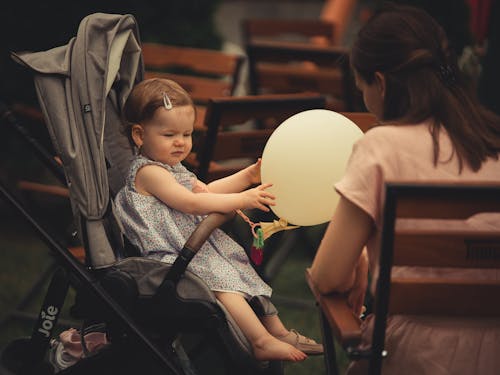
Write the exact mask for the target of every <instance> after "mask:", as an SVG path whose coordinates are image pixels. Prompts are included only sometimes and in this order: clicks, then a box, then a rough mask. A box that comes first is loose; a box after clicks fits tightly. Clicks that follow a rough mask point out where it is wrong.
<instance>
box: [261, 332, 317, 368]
mask: <svg viewBox="0 0 500 375" xmlns="http://www.w3.org/2000/svg"><path fill="white" fill-rule="evenodd" d="M253 353H254V355H255V358H256V359H258V360H260V361H267V360H273V359H277V360H283V361H292V362H299V361H303V360H304V359H306V358H307V355H306V354H305V353H303V352H301V351H300V350H298V349H296V348H294V347H293V346H292V345H290V344H287V343H286V342H282V341H280V340H278V339H276V338H275V337H273V336H271V335H269V336H265V337H263V338H260V339H259V340H257V341H256V342H254V343H253Z"/></svg>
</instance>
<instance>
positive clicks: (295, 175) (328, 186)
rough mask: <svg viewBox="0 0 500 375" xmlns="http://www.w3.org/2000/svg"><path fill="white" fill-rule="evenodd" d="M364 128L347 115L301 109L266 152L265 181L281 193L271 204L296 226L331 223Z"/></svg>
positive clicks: (277, 132) (275, 134)
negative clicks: (337, 189) (341, 182)
mask: <svg viewBox="0 0 500 375" xmlns="http://www.w3.org/2000/svg"><path fill="white" fill-rule="evenodd" d="M362 135H363V132H362V131H361V130H360V129H359V128H358V127H357V126H356V124H355V123H353V122H352V121H351V120H349V119H348V118H346V117H345V116H343V115H341V114H339V113H337V112H333V111H329V110H325V109H312V110H308V111H304V112H300V113H297V114H295V115H293V116H291V117H290V118H288V119H287V120H285V121H284V122H283V123H282V124H281V125H279V126H278V127H277V128H276V130H275V131H274V132H273V133H272V135H271V137H270V138H269V140H268V141H267V143H266V146H265V148H264V152H263V154H262V166H261V175H262V183H271V184H273V186H272V187H270V188H269V189H268V191H269V192H270V193H272V194H274V195H275V196H276V205H275V206H271V209H272V210H273V212H274V213H275V214H276V215H277V216H278V217H280V218H282V219H285V220H287V221H288V222H289V223H291V224H295V225H302V226H307V225H317V224H321V223H325V222H327V221H329V220H330V219H331V217H332V215H333V212H334V210H335V207H336V205H337V202H338V199H339V197H338V194H337V193H336V192H335V189H334V186H333V185H334V184H335V183H336V182H337V181H339V180H340V179H341V177H342V176H343V175H344V172H345V167H346V164H347V160H348V159H349V156H350V154H351V150H352V146H353V144H354V143H355V142H356V140H358V139H359V138H360V137H361V136H362Z"/></svg>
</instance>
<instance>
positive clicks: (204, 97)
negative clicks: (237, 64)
mask: <svg viewBox="0 0 500 375" xmlns="http://www.w3.org/2000/svg"><path fill="white" fill-rule="evenodd" d="M145 78H146V79H148V78H166V79H171V80H173V81H175V82H177V83H178V84H179V85H181V86H182V88H183V89H185V90H186V91H187V92H189V95H190V96H191V98H192V99H193V101H194V102H195V103H200V102H203V103H207V102H208V100H209V99H210V98H213V97H218V96H229V95H231V83H230V82H229V81H225V80H222V79H208V78H204V77H195V76H188V75H181V74H172V73H164V72H156V71H147V72H146V73H145Z"/></svg>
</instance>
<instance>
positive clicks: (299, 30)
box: [242, 18, 334, 41]
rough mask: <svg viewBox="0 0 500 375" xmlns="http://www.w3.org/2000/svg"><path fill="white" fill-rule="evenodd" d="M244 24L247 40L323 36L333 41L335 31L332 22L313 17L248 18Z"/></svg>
mask: <svg viewBox="0 0 500 375" xmlns="http://www.w3.org/2000/svg"><path fill="white" fill-rule="evenodd" d="M242 25H243V32H244V34H245V36H246V38H247V40H250V39H253V38H256V37H260V38H262V37H275V38H276V37H280V36H282V37H288V36H300V37H302V38H310V37H318V36H322V37H325V38H327V39H328V40H329V41H332V40H333V33H334V26H333V24H332V23H331V22H328V21H322V20H313V19H293V20H290V19H289V20H287V19H274V18H273V19H270V18H267V19H266V18H262V19H246V20H243V24H242Z"/></svg>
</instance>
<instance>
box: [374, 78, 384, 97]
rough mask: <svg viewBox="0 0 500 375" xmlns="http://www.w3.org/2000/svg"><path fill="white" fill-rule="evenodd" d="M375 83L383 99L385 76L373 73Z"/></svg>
mask: <svg viewBox="0 0 500 375" xmlns="http://www.w3.org/2000/svg"><path fill="white" fill-rule="evenodd" d="M375 82H376V83H377V87H378V88H379V90H380V95H381V96H382V98H385V76H384V75H383V74H382V73H380V72H375Z"/></svg>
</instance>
